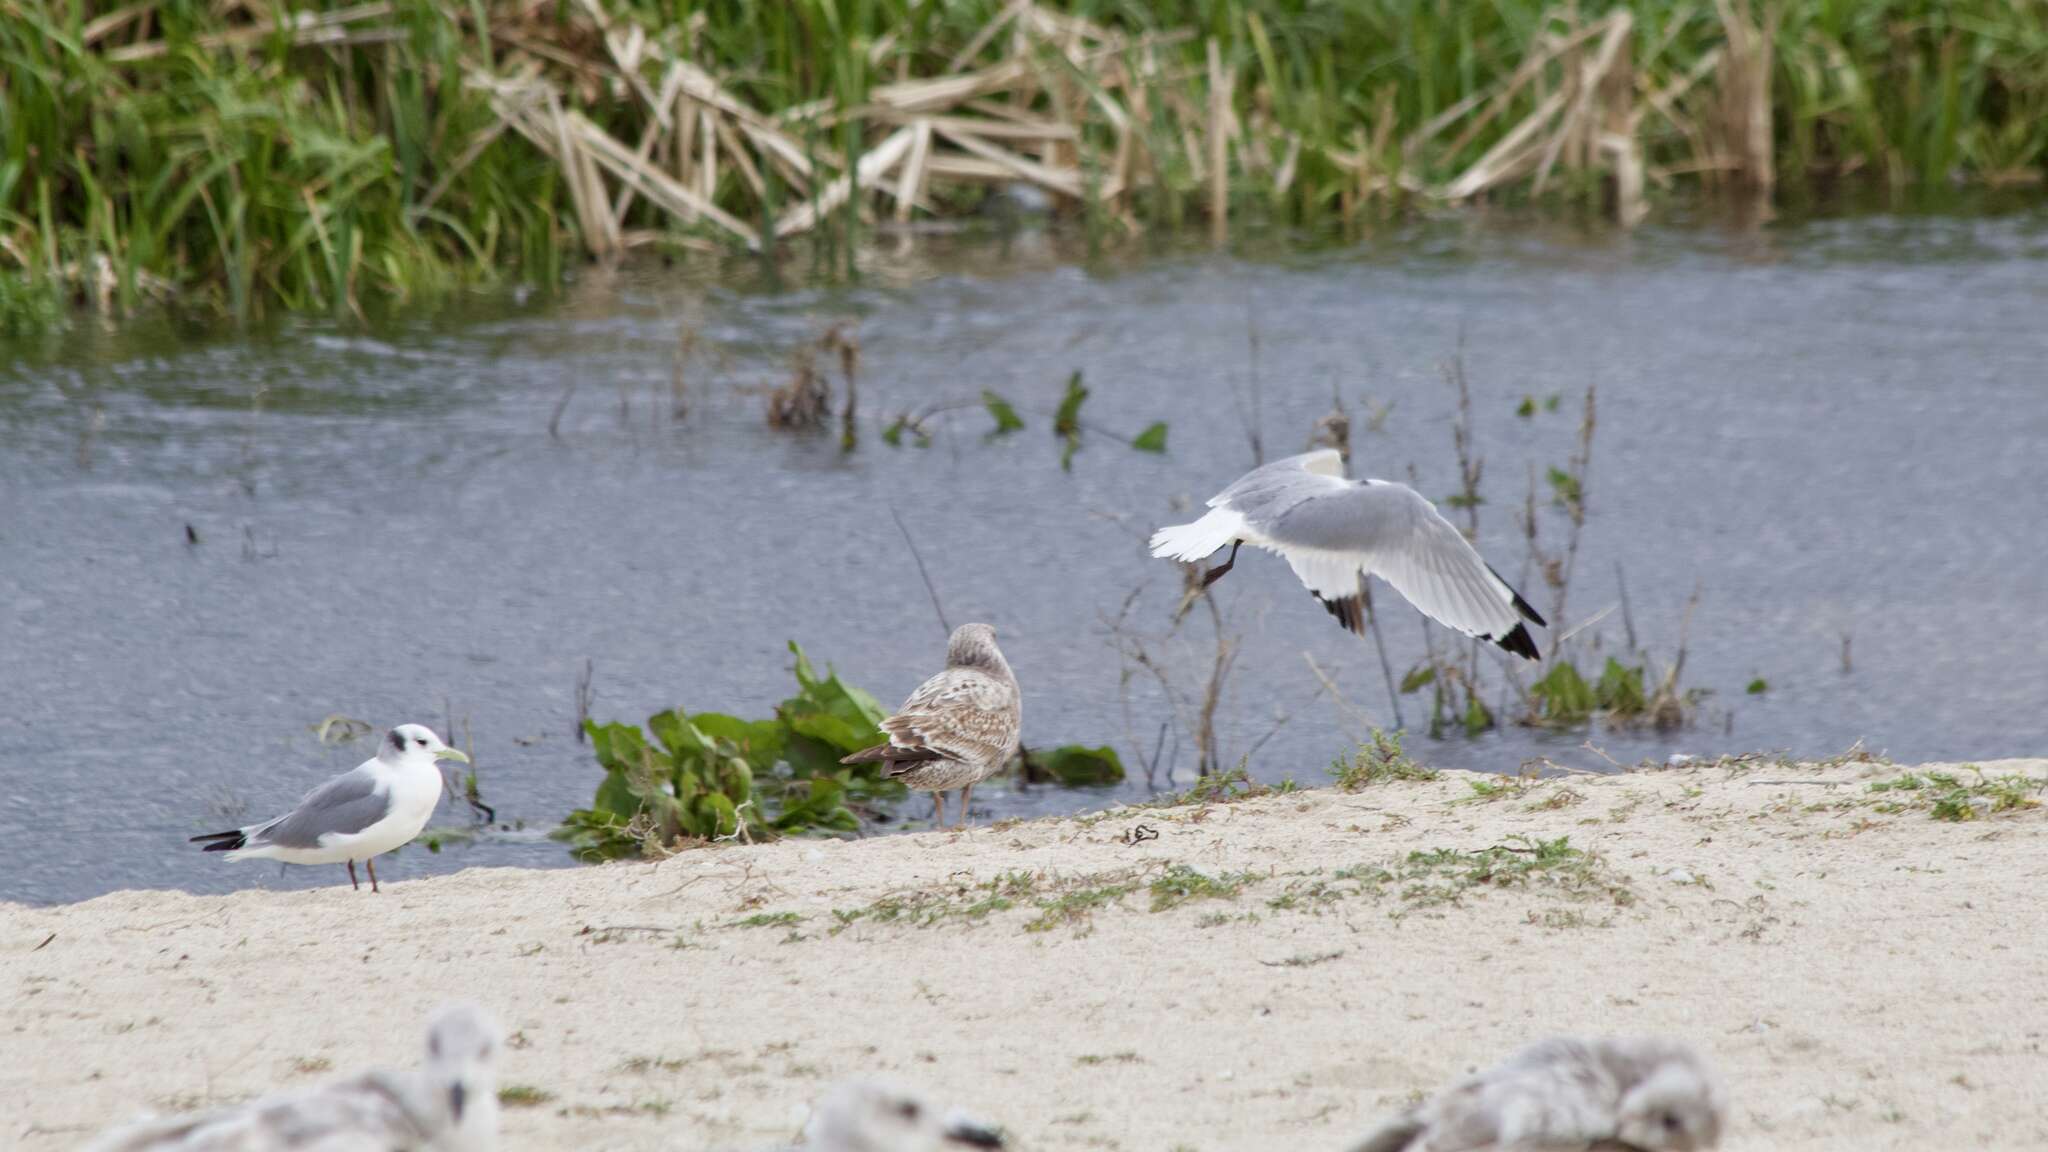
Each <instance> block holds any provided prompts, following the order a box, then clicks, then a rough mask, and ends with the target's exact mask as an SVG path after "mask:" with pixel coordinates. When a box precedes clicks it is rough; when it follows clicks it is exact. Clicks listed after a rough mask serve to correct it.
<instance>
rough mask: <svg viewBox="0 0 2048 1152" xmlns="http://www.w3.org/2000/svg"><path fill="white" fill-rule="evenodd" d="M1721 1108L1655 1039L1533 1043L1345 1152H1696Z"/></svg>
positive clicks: (1675, 1045) (1674, 1047)
mask: <svg viewBox="0 0 2048 1152" xmlns="http://www.w3.org/2000/svg"><path fill="white" fill-rule="evenodd" d="M1725 1111H1726V1104H1725V1103H1724V1102H1723V1100H1722V1097H1721V1090H1720V1088H1719V1087H1718V1086H1717V1085H1716V1084H1715V1082H1714V1079H1713V1077H1712V1076H1711V1075H1709V1074H1708V1072H1707V1068H1706V1065H1705V1063H1704V1062H1703V1061H1701V1059H1700V1058H1699V1055H1698V1054H1697V1053H1695V1052H1694V1051H1693V1050H1692V1049H1691V1048H1689V1047H1687V1046H1686V1045H1684V1044H1682V1043H1680V1042H1678V1041H1676V1040H1668V1039H1662V1038H1658V1037H1595V1038H1589V1039H1580V1038H1576V1037H1570V1036H1558V1037H1552V1038H1551V1039H1548V1040H1542V1041H1538V1042H1537V1043H1535V1044H1532V1045H1530V1046H1529V1047H1527V1048H1524V1049H1522V1050H1521V1051H1520V1052H1517V1053H1515V1054H1514V1055H1513V1056H1510V1057H1508V1059H1506V1060H1505V1061H1503V1062H1501V1063H1500V1064H1498V1065H1495V1066H1494V1067H1492V1068H1489V1069H1487V1070H1486V1071H1484V1072H1480V1073H1478V1074H1476V1075H1473V1076H1469V1077H1467V1078H1465V1079H1464V1080H1461V1081H1459V1082H1458V1083H1456V1084H1454V1085H1452V1086H1451V1087H1450V1088H1448V1089H1446V1090H1445V1091H1444V1092H1442V1093H1441V1094H1439V1095H1438V1096H1436V1097H1435V1098H1433V1099H1431V1100H1428V1101H1426V1102H1424V1103H1422V1104H1418V1105H1416V1106H1415V1107H1413V1108H1410V1109H1409V1110H1408V1111H1406V1112H1404V1113H1402V1114H1401V1115H1400V1116H1397V1117H1395V1118H1394V1119H1392V1120H1389V1121H1387V1122H1386V1123H1385V1124H1382V1125H1381V1126H1380V1127H1379V1128H1378V1129H1376V1130H1375V1131H1374V1132H1373V1133H1372V1134H1371V1135H1369V1136H1367V1137H1366V1138H1365V1139H1364V1140H1363V1141H1362V1142H1360V1143H1358V1144H1356V1145H1354V1146H1353V1147H1352V1149H1351V1152H1479V1150H1482V1149H1484V1150H1493V1149H1503V1150H1506V1149H1512V1150H1513V1152H1587V1150H1588V1149H1627V1150H1630V1152H1696V1150H1698V1149H1702V1148H1712V1147H1714V1146H1715V1145H1717V1144H1719V1143H1720V1142H1721V1118H1722V1115H1723V1113H1724V1112H1725Z"/></svg>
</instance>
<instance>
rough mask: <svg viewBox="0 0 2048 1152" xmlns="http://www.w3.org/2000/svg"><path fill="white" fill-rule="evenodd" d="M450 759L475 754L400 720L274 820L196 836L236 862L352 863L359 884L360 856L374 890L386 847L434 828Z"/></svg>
mask: <svg viewBox="0 0 2048 1152" xmlns="http://www.w3.org/2000/svg"><path fill="white" fill-rule="evenodd" d="M442 757H447V758H449V759H452V760H460V761H462V762H463V763H465V764H466V763H468V762H469V757H467V756H465V755H463V754H462V753H461V752H459V751H457V750H455V749H453V748H450V747H449V746H447V745H446V744H443V743H441V738H440V737H439V736H436V735H434V733H433V731H432V730H431V729H428V728H424V727H421V726H420V725H418V724H400V725H399V726H398V727H396V728H393V729H392V730H391V731H390V733H389V734H388V735H386V736H385V737H384V741H383V743H381V744H379V745H378V746H377V754H376V755H375V756H372V757H371V758H369V759H368V760H365V761H363V762H362V763H361V764H358V765H356V766H355V768H354V769H353V770H351V771H348V772H344V773H342V774H341V775H339V776H336V777H335V778H334V779H332V780H329V781H328V782H327V783H325V784H322V785H321V786H319V787H318V788H315V789H313V790H312V791H311V792H308V793H306V797H305V799H303V800H300V801H299V806H298V807H296V808H294V809H292V810H291V811H290V812H287V813H285V814H284V815H282V816H279V817H277V818H276V819H274V820H266V821H264V822H263V823H261V824H251V825H248V826H247V827H244V828H236V829H232V830H230V831H227V832H209V833H207V834H206V835H204V836H194V837H193V838H192V842H193V843H194V844H205V845H206V848H205V849H204V850H205V851H207V852H225V853H227V854H228V857H227V858H228V859H230V860H241V859H243V858H245V857H246V858H248V859H251V860H282V861H284V862H285V863H287V864H347V865H348V882H349V884H350V885H351V886H352V887H355V888H357V889H360V888H361V887H362V885H361V884H358V883H357V882H356V861H358V860H361V861H362V862H363V863H364V864H366V865H367V866H368V867H369V869H370V891H372V892H375V891H377V890H378V888H377V862H376V857H377V856H378V855H379V854H380V853H384V852H389V851H391V850H392V849H393V848H397V847H399V846H400V845H402V844H406V843H409V842H411V840H412V838H413V837H415V836H417V835H419V834H420V829H422V828H425V827H426V826H427V817H429V816H432V815H433V814H434V806H435V805H437V804H439V803H440V802H441V789H442V787H443V785H442V781H441V766H440V764H438V763H437V761H438V760H440V759H441V758H442Z"/></svg>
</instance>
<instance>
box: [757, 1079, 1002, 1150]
mask: <svg viewBox="0 0 2048 1152" xmlns="http://www.w3.org/2000/svg"><path fill="white" fill-rule="evenodd" d="M1003 1146H1004V1144H1003V1136H1002V1133H1001V1132H999V1131H997V1130H996V1129H995V1128H993V1127H990V1126H989V1125H987V1124H984V1123H982V1122H981V1121H979V1120H974V1119H971V1118H969V1117H966V1116H963V1115H961V1114H960V1113H958V1112H949V1113H941V1112H939V1111H938V1110H937V1109H936V1108H933V1107H932V1106H931V1105H930V1104H929V1103H927V1102H926V1101H925V1100H924V1099H922V1098H921V1097H919V1096H918V1095H917V1093H915V1092H912V1091H910V1090H909V1089H907V1088H904V1087H902V1086H901V1085H897V1084H891V1083H889V1082H887V1081H880V1080H856V1081H851V1082H848V1083H845V1084H841V1085H839V1086H838V1087H836V1088H833V1089H832V1090H831V1091H830V1092H827V1093H826V1094H825V1096H824V1098H823V1099H820V1100H819V1101H818V1103H817V1105H816V1106H815V1107H813V1108H812V1109H811V1119H810V1122H809V1123H807V1124H805V1125H804V1140H803V1143H802V1144H800V1145H797V1147H798V1148H801V1149H802V1150H803V1152H958V1150H960V1149H966V1148H1001V1147H1003Z"/></svg>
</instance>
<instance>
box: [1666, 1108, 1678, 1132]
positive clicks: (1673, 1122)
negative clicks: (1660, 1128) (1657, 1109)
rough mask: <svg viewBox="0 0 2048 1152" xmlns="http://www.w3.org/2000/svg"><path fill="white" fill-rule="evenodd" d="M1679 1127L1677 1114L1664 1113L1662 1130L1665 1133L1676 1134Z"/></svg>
mask: <svg viewBox="0 0 2048 1152" xmlns="http://www.w3.org/2000/svg"><path fill="white" fill-rule="evenodd" d="M1680 1127H1681V1125H1680V1124H1679V1120H1678V1113H1676V1112H1666V1113H1665V1114H1664V1130H1665V1131H1666V1132H1676V1131H1678V1129H1679V1128H1680Z"/></svg>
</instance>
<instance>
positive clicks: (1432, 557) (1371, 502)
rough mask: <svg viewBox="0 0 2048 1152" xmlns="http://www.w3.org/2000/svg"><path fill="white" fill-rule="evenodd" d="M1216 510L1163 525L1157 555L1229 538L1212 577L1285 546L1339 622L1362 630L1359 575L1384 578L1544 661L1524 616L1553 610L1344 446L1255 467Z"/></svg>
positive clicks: (1491, 638) (1457, 625)
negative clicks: (1349, 468)
mask: <svg viewBox="0 0 2048 1152" xmlns="http://www.w3.org/2000/svg"><path fill="white" fill-rule="evenodd" d="M1209 508H1210V511H1209V512H1208V514H1207V515H1205V516H1203V517H1202V518H1201V519H1200V520H1197V521H1195V522H1194V523H1192V524H1177V525H1174V526H1172V527H1170V528H1161V529H1160V530H1159V531H1158V532H1156V533H1154V534H1153V536H1152V555H1154V556H1168V557H1172V558H1173V559H1175V560H1184V561H1194V560H1200V559H1201V558H1202V557H1204V556H1207V555H1209V554H1211V553H1213V552H1215V551H1216V550H1217V549H1219V548H1221V547H1223V546H1224V545H1225V544H1228V545H1230V557H1229V558H1228V559H1226V560H1225V561H1224V562H1223V563H1222V564H1221V565H1219V566H1217V567H1215V568H1212V569H1210V570H1209V574H1208V577H1207V579H1206V580H1204V581H1203V583H1204V586H1207V585H1208V584H1213V583H1215V582H1216V581H1217V580H1219V579H1221V578H1222V577H1223V574H1224V573H1226V572H1228V571H1230V566H1231V565H1232V564H1235V563H1236V562H1237V550H1238V549H1239V548H1240V547H1242V546H1244V545H1246V544H1249V545H1251V546H1252V547H1254V548H1263V549H1265V550H1266V551H1268V552H1273V553H1277V554H1278V555H1280V556H1282V557H1284V558H1285V559H1286V560H1287V564H1288V566H1289V567H1291V568H1293V569H1294V574H1295V575H1296V576H1299V577H1301V582H1302V583H1303V584H1305V585H1307V586H1308V590H1309V591H1310V592H1312V593H1314V594H1315V597H1316V599H1318V600H1320V601H1322V603H1323V607H1324V608H1327V609H1329V612H1330V615H1332V616H1335V617H1336V618H1337V622H1338V623H1339V624H1341V625H1343V626H1344V627H1346V628H1349V629H1350V630H1351V631H1353V632H1356V633H1358V634H1359V635H1361V636H1362V635H1364V634H1365V602H1364V599H1363V597H1362V596H1361V595H1360V588H1359V576H1360V574H1361V573H1362V574H1364V575H1367V576H1377V577H1379V578H1380V579H1382V580H1385V581H1386V582H1387V583H1389V584H1392V585H1393V586H1394V590H1395V591H1397V592H1399V593H1400V594H1401V595H1403V596H1405V597H1407V599H1408V602H1409V603H1410V604H1413V605H1415V606H1416V607H1417V608H1419V609H1421V610H1422V614H1423V615H1425V616H1428V617H1429V618H1430V619H1432V620H1434V621H1436V622H1437V623H1439V624H1442V625H1444V626H1445V627H1447V628H1453V629H1456V630H1457V631H1459V632H1462V633H1464V634H1465V635H1467V636H1476V637H1478V638H1479V639H1481V640H1485V641H1488V642H1489V643H1492V644H1497V645H1499V646H1500V647H1502V648H1504V649H1506V650H1507V651H1509V652H1512V653H1514V654H1515V655H1517V656H1521V657H1524V658H1526V659H1530V660H1541V659H1542V656H1540V655H1539V654H1538V653H1537V651H1536V643H1535V641H1534V640H1532V639H1530V637H1529V630H1528V628H1527V627H1525V626H1524V623H1523V622H1524V621H1527V622H1528V623H1530V624H1534V625H1536V626H1537V627H1539V628H1540V627H1543V626H1544V621H1543V617H1541V616H1539V615H1537V613H1536V609H1534V608H1532V607H1530V606H1529V602H1528V601H1527V600H1524V599H1522V597H1521V594H1520V593H1518V592H1516V591H1515V590H1514V589H1513V588H1510V587H1508V582H1507V581H1506V580H1503V579H1501V575H1500V573H1498V572H1496V571H1494V570H1493V567H1492V566H1491V565H1489V564H1488V563H1487V562H1486V561H1485V560H1482V559H1480V557H1479V553H1478V551H1477V550H1475V549H1474V548H1473V547H1472V545H1471V543H1470V542H1469V541H1467V540H1466V539H1465V537H1464V536H1463V535H1461V534H1460V533H1459V532H1458V530H1457V529H1456V528H1454V527H1452V526H1451V522H1450V521H1449V520H1446V519H1444V517H1443V513H1441V512H1438V511H1437V509H1436V505H1434V504H1431V503H1430V502H1429V501H1428V500H1427V499H1425V498H1424V497H1423V496H1422V494H1421V493H1419V492H1417V491H1416V490H1415V489H1413V488H1410V487H1408V486H1407V485H1406V484H1397V483H1395V482H1393V481H1391V480H1348V479H1345V477H1344V465H1343V460H1342V458H1341V457H1340V456H1338V454H1337V452H1336V450H1335V449H1332V448H1324V449H1322V450H1320V451H1316V452H1308V453H1305V454H1303V455H1300V456H1290V457H1288V458H1287V459H1285V460H1275V461H1273V462H1272V463H1271V464H1267V465H1265V466H1263V467H1259V468H1254V469H1252V470H1251V471H1250V472H1247V473H1245V474H1244V475H1243V476H1241V477H1239V478H1238V480H1237V482H1236V483H1234V484H1232V485H1231V486H1230V487H1228V488H1225V489H1224V490H1223V491H1221V492H1219V493H1217V494H1216V495H1215V496H1212V497H1210V499H1209Z"/></svg>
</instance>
